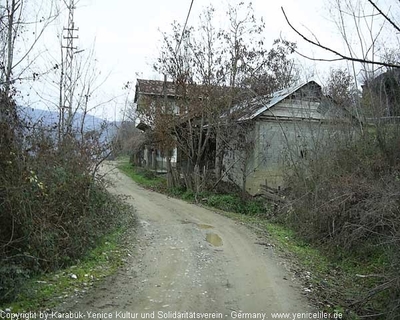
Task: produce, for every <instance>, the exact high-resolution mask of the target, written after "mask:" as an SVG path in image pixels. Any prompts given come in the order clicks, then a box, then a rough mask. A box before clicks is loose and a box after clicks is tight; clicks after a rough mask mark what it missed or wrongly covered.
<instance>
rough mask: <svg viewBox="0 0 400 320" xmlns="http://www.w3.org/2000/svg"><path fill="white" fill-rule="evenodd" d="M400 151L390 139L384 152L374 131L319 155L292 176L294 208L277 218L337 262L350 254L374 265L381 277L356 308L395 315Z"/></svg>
mask: <svg viewBox="0 0 400 320" xmlns="http://www.w3.org/2000/svg"><path fill="white" fill-rule="evenodd" d="M399 151H400V144H399V143H398V140H397V143H393V141H392V137H391V135H389V136H388V139H387V140H386V141H385V143H384V148H382V142H381V141H379V139H378V138H377V134H376V132H375V131H372V132H370V133H367V134H365V135H364V136H363V137H361V138H360V139H358V140H356V141H354V142H353V143H349V144H347V145H339V147H337V149H336V150H335V151H330V152H327V153H326V154H323V155H320V156H318V157H317V158H316V159H313V160H312V161H310V162H309V163H308V165H307V167H306V168H305V169H304V170H301V169H298V170H297V173H298V174H297V175H293V176H291V177H288V181H287V183H288V185H290V190H289V193H288V195H289V196H290V197H291V199H292V209H291V210H287V211H285V212H284V213H282V214H281V215H280V216H279V218H278V219H280V220H281V221H284V222H285V223H289V224H290V225H291V226H292V227H293V228H294V229H295V230H297V232H298V233H300V234H301V235H302V237H304V238H306V239H308V240H309V241H312V242H314V243H318V244H321V245H323V246H324V247H325V248H327V249H328V250H330V252H331V253H332V254H334V255H336V256H337V257H338V258H339V259H340V258H341V257H345V256H346V255H350V253H351V255H352V256H353V257H356V258H357V259H358V261H360V263H361V264H363V263H364V264H370V265H375V266H376V269H375V270H374V271H373V272H372V273H381V276H378V277H375V278H374V281H371V284H370V285H371V287H370V292H364V298H365V299H360V302H359V303H358V307H360V308H361V306H362V305H363V304H369V307H368V308H377V309H379V310H380V311H384V312H386V311H387V310H393V311H391V312H393V314H395V313H398V312H399V303H400V298H399V297H400V281H399V279H400V278H399V274H400V268H399V264H398V261H399V259H400V249H399V248H400V247H399V245H398V244H399V242H400V208H399V203H400V179H399V172H400V170H399V169H400V166H399V164H400V152H399ZM394 155H397V156H396V157H394ZM343 253H345V254H343ZM383 296H386V298H384V299H382V297H383ZM371 300H372V301H374V302H371ZM378 301H379V303H378ZM371 306H372V307H371ZM364 309H367V308H366V307H365V308H364ZM389 313H390V312H389ZM385 314H386V316H387V317H389V318H390V315H389V314H387V313H385Z"/></svg>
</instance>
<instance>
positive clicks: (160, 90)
mask: <svg viewBox="0 0 400 320" xmlns="http://www.w3.org/2000/svg"><path fill="white" fill-rule="evenodd" d="M165 85H166V91H167V92H166V93H167V96H168V97H179V96H181V95H180V94H179V93H177V91H178V89H179V88H178V85H177V84H176V83H175V82H172V81H167V82H165V83H164V81H162V80H145V79H137V83H136V92H135V99H134V102H135V103H136V102H137V100H138V99H139V95H147V96H159V97H162V96H164V95H165V89H164V88H165ZM186 88H187V89H191V90H193V91H194V92H195V93H197V94H198V95H199V98H201V97H202V96H204V95H206V90H207V89H206V88H210V87H207V86H206V85H198V84H189V85H188V86H187V87H186ZM211 88H213V91H215V92H219V93H220V94H221V96H223V95H224V94H226V95H228V94H232V90H236V94H235V95H236V96H237V95H247V96H248V95H254V93H253V92H252V91H251V90H249V89H247V88H239V87H237V88H233V87H229V86H217V85H213V86H211Z"/></svg>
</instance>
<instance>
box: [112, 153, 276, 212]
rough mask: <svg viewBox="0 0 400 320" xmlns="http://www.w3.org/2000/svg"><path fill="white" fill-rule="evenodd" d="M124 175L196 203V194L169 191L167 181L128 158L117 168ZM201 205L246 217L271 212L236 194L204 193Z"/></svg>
mask: <svg viewBox="0 0 400 320" xmlns="http://www.w3.org/2000/svg"><path fill="white" fill-rule="evenodd" d="M117 167H118V169H120V170H121V171H122V172H123V173H125V174H126V175H127V176H128V177H130V178H131V179H132V180H133V181H135V182H137V183H138V184H140V185H141V186H143V187H145V188H149V189H151V190H154V191H157V192H160V193H165V194H168V195H169V196H172V197H175V198H179V199H182V200H185V201H189V202H195V200H196V199H195V194H194V193H193V192H192V191H189V190H185V189H183V188H174V189H167V186H166V180H165V179H164V178H162V177H160V176H158V175H157V174H155V173H154V172H152V171H150V170H147V169H144V168H138V167H135V166H132V164H130V163H129V159H128V158H121V159H120V160H119V165H118V166H117ZM198 199H200V201H201V204H202V205H205V206H209V207H212V208H217V209H220V210H224V211H231V212H236V213H242V214H245V215H262V214H264V213H265V211H266V210H269V208H267V207H266V206H265V204H264V202H263V201H261V200H253V199H242V198H241V197H240V196H239V195H235V194H215V193H211V192H207V191H206V192H202V193H200V194H199V195H198Z"/></svg>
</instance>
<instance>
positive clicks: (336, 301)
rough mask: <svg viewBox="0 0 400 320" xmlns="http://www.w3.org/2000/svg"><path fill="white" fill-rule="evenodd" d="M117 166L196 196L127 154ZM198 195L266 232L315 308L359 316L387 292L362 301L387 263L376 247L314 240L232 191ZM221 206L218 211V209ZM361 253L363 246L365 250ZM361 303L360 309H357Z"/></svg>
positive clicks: (177, 193)
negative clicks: (373, 250) (334, 246)
mask: <svg viewBox="0 0 400 320" xmlns="http://www.w3.org/2000/svg"><path fill="white" fill-rule="evenodd" d="M119 168H120V169H121V171H123V172H124V173H126V174H127V175H128V176H130V177H131V178H132V179H133V180H134V181H136V182H137V183H139V184H141V185H142V186H144V187H149V188H151V189H153V190H155V191H158V192H163V193H168V194H169V195H171V196H174V197H177V198H180V199H183V200H186V201H190V202H194V200H195V199H194V195H193V193H192V192H190V191H185V190H179V189H174V190H166V187H165V181H163V179H162V178H159V177H157V176H156V175H152V174H149V173H147V172H146V171H145V170H143V169H137V168H134V167H132V165H130V164H129V163H128V160H127V159H125V160H123V161H121V162H120V165H119ZM198 199H200V202H201V204H202V205H206V206H209V207H212V208H217V209H219V210H216V211H218V213H220V214H223V215H226V216H228V217H229V218H232V219H235V220H237V221H239V222H241V223H244V224H246V225H248V226H250V227H252V228H253V229H254V230H256V232H258V233H260V234H262V235H266V237H267V238H266V243H265V244H266V245H267V247H268V248H274V249H273V250H275V251H277V252H278V253H279V254H280V255H281V256H282V257H283V258H285V259H286V261H287V266H288V267H289V269H291V271H292V272H293V273H294V274H296V275H297V277H298V278H300V281H301V283H302V285H303V290H304V293H305V294H307V296H309V297H310V298H311V299H312V300H313V301H314V302H315V304H316V305H317V308H318V310H324V311H327V312H341V313H343V314H346V319H358V317H357V315H356V314H363V313H365V308H368V310H375V309H379V308H380V304H381V303H382V302H383V301H384V300H385V298H386V297H385V296H384V295H381V296H378V297H375V299H373V300H372V301H370V302H369V303H367V304H366V305H365V304H363V305H362V306H360V304H359V303H358V299H359V298H360V293H361V292H362V293H364V294H365V293H367V292H369V291H370V290H371V289H372V288H374V286H375V285H376V283H377V282H378V281H379V280H381V279H380V278H379V276H375V277H374V276H373V275H379V274H382V273H383V272H384V269H385V267H386V263H387V260H386V257H385V256H384V255H382V254H377V253H375V254H374V255H372V256H371V254H372V253H370V254H369V255H364V254H362V253H360V252H349V251H347V252H346V251H344V250H341V249H340V248H339V247H338V248H337V249H336V250H332V249H331V248H330V249H329V250H328V248H327V247H326V246H323V245H315V244H314V245H312V244H311V242H310V241H308V240H305V238H304V237H301V236H300V235H298V234H297V233H296V232H295V231H294V229H291V228H290V227H288V226H287V225H285V224H284V223H280V222H277V220H276V219H272V220H271V219H268V218H267V217H269V216H271V210H272V209H271V207H269V206H268V205H267V206H266V205H265V204H263V203H262V202H260V201H259V200H257V201H254V200H253V201H248V202H245V201H243V200H241V199H240V197H239V196H236V195H226V194H225V195H218V194H212V193H204V194H202V195H201V196H200V197H199V198H198ZM220 210H221V211H220ZM364 253H365V252H364ZM360 308H363V310H360Z"/></svg>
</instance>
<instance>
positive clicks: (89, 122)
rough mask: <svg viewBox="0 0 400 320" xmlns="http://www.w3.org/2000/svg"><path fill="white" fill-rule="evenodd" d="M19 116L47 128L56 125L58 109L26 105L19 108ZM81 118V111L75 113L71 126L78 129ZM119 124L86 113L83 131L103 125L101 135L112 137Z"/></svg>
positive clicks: (98, 128) (97, 128) (100, 128)
mask: <svg viewBox="0 0 400 320" xmlns="http://www.w3.org/2000/svg"><path fill="white" fill-rule="evenodd" d="M19 114H20V117H21V118H22V119H23V120H25V121H26V122H28V123H30V124H32V125H34V124H36V123H39V122H40V123H41V125H42V126H44V127H47V128H52V127H53V128H54V127H56V126H57V125H58V116H59V113H58V111H51V110H42V109H33V108H27V107H20V108H19ZM82 119H83V114H82V113H76V115H75V117H74V121H73V127H74V128H76V129H80V127H81V123H82ZM119 125H120V122H119V121H108V120H104V119H102V118H99V117H96V116H93V115H90V114H87V115H86V116H85V122H84V124H83V128H84V132H89V131H93V130H96V131H98V130H102V129H103V126H106V127H107V128H106V129H105V130H104V131H105V132H103V134H102V136H103V138H104V139H105V140H109V139H112V138H113V137H114V136H115V135H116V133H117V130H118V127H119Z"/></svg>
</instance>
